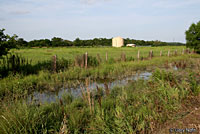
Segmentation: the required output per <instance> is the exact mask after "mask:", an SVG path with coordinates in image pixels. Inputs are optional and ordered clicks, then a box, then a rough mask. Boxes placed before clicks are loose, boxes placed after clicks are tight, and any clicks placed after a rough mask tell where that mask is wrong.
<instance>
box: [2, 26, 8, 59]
mask: <svg viewBox="0 0 200 134" xmlns="http://www.w3.org/2000/svg"><path fill="white" fill-rule="evenodd" d="M4 31H5V29H0V50H1V51H0V57H2V55H6V54H7V53H8V51H9V49H10V46H9V44H8V42H7V41H8V39H9V36H8V35H5V34H4Z"/></svg>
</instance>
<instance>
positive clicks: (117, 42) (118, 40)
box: [112, 37, 124, 47]
mask: <svg viewBox="0 0 200 134" xmlns="http://www.w3.org/2000/svg"><path fill="white" fill-rule="evenodd" d="M112 46H113V47H122V46H124V39H123V38H121V37H115V38H113V39H112Z"/></svg>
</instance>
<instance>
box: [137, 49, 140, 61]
mask: <svg viewBox="0 0 200 134" xmlns="http://www.w3.org/2000/svg"><path fill="white" fill-rule="evenodd" d="M137 58H138V60H140V51H139V50H138V55H137Z"/></svg>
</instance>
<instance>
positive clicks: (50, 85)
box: [0, 55, 199, 98]
mask: <svg viewBox="0 0 200 134" xmlns="http://www.w3.org/2000/svg"><path fill="white" fill-rule="evenodd" d="M190 57H199V55H184V56H177V57H170V58H168V57H161V58H160V57H157V58H153V59H152V60H151V61H148V60H144V61H139V62H138V61H136V62H132V61H130V62H119V63H113V64H109V63H106V64H102V65H99V66H98V67H91V68H88V69H84V68H79V67H72V68H69V69H67V70H65V71H63V72H58V73H53V74H52V73H49V72H48V71H40V72H39V73H38V74H34V75H29V76H25V77H23V76H21V75H15V76H9V77H6V78H4V79H2V80H0V83H1V84H0V98H4V97H6V96H10V95H11V96H13V95H16V96H18V95H20V96H21V95H25V96H26V95H28V94H30V93H32V92H34V91H41V90H51V91H55V90H58V89H59V88H61V87H63V85H66V83H67V85H70V84H71V83H69V82H68V81H72V82H73V81H74V80H84V79H85V78H87V77H90V78H91V79H117V78H121V77H125V76H127V75H131V74H132V73H133V72H134V71H136V70H138V69H140V70H142V69H145V68H147V67H148V66H158V65H162V64H164V63H165V62H167V61H168V62H169V63H170V62H172V61H177V60H184V59H185V60H186V59H189V58H190Z"/></svg>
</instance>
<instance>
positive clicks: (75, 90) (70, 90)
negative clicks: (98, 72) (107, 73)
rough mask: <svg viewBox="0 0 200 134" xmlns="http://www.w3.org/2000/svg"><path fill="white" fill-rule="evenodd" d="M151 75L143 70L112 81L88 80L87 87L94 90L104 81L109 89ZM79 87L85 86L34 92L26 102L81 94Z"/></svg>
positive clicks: (48, 100) (48, 101)
mask: <svg viewBox="0 0 200 134" xmlns="http://www.w3.org/2000/svg"><path fill="white" fill-rule="evenodd" d="M151 75H152V73H151V72H150V71H145V72H137V73H136V74H134V75H131V76H128V77H125V78H122V79H120V80H119V79H118V80H114V81H109V80H103V81H102V80H101V81H96V82H92V81H91V82H90V85H89V89H91V90H94V89H96V86H98V87H99V88H104V86H105V85H104V84H105V83H106V84H107V85H108V87H109V89H112V88H113V87H115V86H125V85H127V84H128V83H129V82H131V81H135V80H138V79H144V80H148V79H149V77H150V76H151ZM81 88H82V89H86V86H85V85H83V84H81V85H79V86H77V87H76V88H62V89H60V90H59V91H58V92H49V91H47V92H34V93H33V94H32V95H30V96H29V97H28V102H29V103H30V102H37V103H51V102H55V101H56V100H57V99H60V98H62V96H63V95H64V94H66V93H71V94H72V95H73V96H75V97H78V96H80V95H81Z"/></svg>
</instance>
